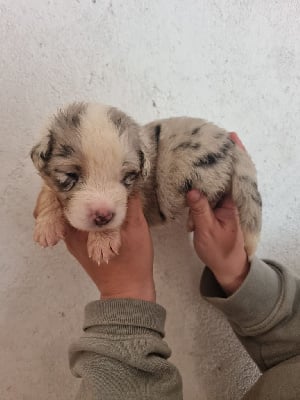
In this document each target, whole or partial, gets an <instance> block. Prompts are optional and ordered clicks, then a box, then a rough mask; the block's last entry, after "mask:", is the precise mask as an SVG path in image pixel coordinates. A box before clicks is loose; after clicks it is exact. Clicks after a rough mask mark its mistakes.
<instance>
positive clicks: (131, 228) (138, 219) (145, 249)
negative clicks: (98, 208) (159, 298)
mask: <svg viewBox="0 0 300 400" xmlns="http://www.w3.org/2000/svg"><path fill="white" fill-rule="evenodd" d="M87 236H88V233H87V232H81V231H78V230H76V229H74V228H73V227H69V230H68V233H67V235H66V238H65V243H66V246H67V248H68V250H69V252H70V253H71V254H72V255H73V256H74V257H75V258H76V259H77V261H79V263H80V264H81V265H82V267H83V268H84V270H85V271H86V272H87V273H88V275H89V276H90V277H91V279H92V280H93V282H94V283H95V285H96V286H97V288H98V289H99V291H100V293H101V299H112V298H134V299H140V300H147V301H153V302H155V299H156V295H155V287H154V280H153V245H152V240H151V235H150V232H149V228H148V225H147V222H146V220H145V217H144V214H143V209H142V204H141V200H140V198H139V196H138V195H136V196H134V197H132V198H130V199H129V202H128V210H127V217H126V221H125V223H124V225H123V226H122V228H121V238H122V245H121V249H120V253H119V255H117V256H115V257H114V258H113V259H111V260H110V261H109V263H108V264H101V265H100V266H98V265H97V264H96V263H95V262H93V261H92V260H91V259H90V258H89V256H88V253H87Z"/></svg>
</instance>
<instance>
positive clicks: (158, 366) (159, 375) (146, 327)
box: [70, 299, 182, 400]
mask: <svg viewBox="0 0 300 400" xmlns="http://www.w3.org/2000/svg"><path fill="white" fill-rule="evenodd" d="M164 324H165V310H164V309H163V308H162V307H161V306H159V305H157V304H155V303H151V302H146V301H139V300H132V299H116V300H100V301H95V302H92V303H90V304H88V305H87V307H86V310H85V323H84V335H83V336H82V337H81V338H80V340H79V341H78V342H77V343H75V344H73V345H72V346H71V348H70V367H71V370H72V373H73V374H74V375H75V376H77V377H80V378H82V382H81V386H80V390H79V393H78V395H77V399H82V400H83V399H84V400H86V399H98V398H100V396H101V399H104V400H105V399H109V400H116V399H118V400H119V399H122V400H123V399H124V398H127V399H131V400H135V399H136V400H142V399H161V400H164V399H166V400H179V399H182V384H181V377H180V375H179V372H178V370H177V369H176V367H175V366H173V365H172V364H171V363H170V362H169V361H168V358H169V357H170V354H171V351H170V349H169V347H168V346H167V344H166V343H165V342H164V341H163V336H164Z"/></svg>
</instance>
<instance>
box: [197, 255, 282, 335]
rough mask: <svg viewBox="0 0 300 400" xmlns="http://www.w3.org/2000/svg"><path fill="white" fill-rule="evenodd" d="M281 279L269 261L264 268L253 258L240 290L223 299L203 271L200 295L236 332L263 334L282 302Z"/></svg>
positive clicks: (211, 275)
mask: <svg viewBox="0 0 300 400" xmlns="http://www.w3.org/2000/svg"><path fill="white" fill-rule="evenodd" d="M282 279H283V276H282V274H281V273H280V268H279V267H278V265H277V264H276V263H274V262H273V261H267V264H266V263H265V262H263V261H261V260H259V259H258V258H256V257H255V258H254V259H253V260H252V262H251V265H250V270H249V273H248V275H247V277H246V279H245V280H244V282H243V284H242V285H241V286H240V288H239V289H238V290H237V291H236V292H235V293H233V294H232V295H231V296H229V297H226V295H225V294H224V292H223V291H222V288H221V287H220V285H219V284H218V282H217V281H216V279H215V277H214V275H213V274H212V272H211V271H210V270H209V269H208V268H207V267H206V268H205V270H204V272H203V275H202V277H201V283H200V292H201V295H202V296H203V297H204V298H206V300H207V301H209V303H211V304H212V305H214V306H215V307H216V308H218V309H219V310H220V311H222V312H223V313H224V314H225V315H226V317H227V318H228V319H229V320H230V322H232V323H233V324H234V325H235V326H237V327H238V328H239V329H238V330H239V333H241V334H247V335H253V334H257V333H259V332H260V331H263V330H264V329H265V328H266V326H267V325H268V324H269V323H270V322H271V321H272V319H273V315H274V314H275V313H276V311H277V307H276V305H277V304H279V303H280V302H281V301H282V293H283V284H282V283H283V282H282Z"/></svg>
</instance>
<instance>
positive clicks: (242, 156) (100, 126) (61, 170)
mask: <svg viewBox="0 0 300 400" xmlns="http://www.w3.org/2000/svg"><path fill="white" fill-rule="evenodd" d="M31 158H32V161H33V163H34V165H35V167H36V168H37V170H38V172H39V174H40V176H41V177H42V178H43V180H44V185H43V187H42V190H41V193H40V194H39V197H38V201H37V205H36V209H35V216H36V225H35V233H34V239H35V240H36V241H37V242H38V243H39V244H41V245H42V246H44V247H46V246H53V245H55V244H56V243H57V242H58V241H59V240H60V239H63V238H64V236H65V233H66V224H67V222H68V223H70V224H71V225H72V226H73V227H75V228H77V229H79V230H83V231H87V232H89V235H88V242H87V247H88V253H89V256H90V257H91V258H92V259H93V260H95V261H96V262H97V263H98V264H100V263H101V262H102V261H106V262H108V260H109V259H110V258H111V257H112V256H113V255H114V254H117V253H118V250H119V248H120V245H121V242H120V226H121V225H122V223H123V221H124V219H125V215H126V208H127V200H128V196H129V195H130V193H131V192H132V191H134V190H136V191H138V192H140V194H141V197H142V201H143V205H144V212H145V216H146V218H147V220H148V223H149V224H150V225H154V224H161V223H166V222H168V221H170V220H174V219H176V217H178V216H179V215H180V214H181V213H182V212H183V210H184V208H185V206H186V203H185V195H186V193H187V192H188V191H189V190H190V189H192V188H196V189H199V190H201V192H202V193H204V194H205V195H206V196H207V198H208V200H209V202H210V204H211V205H212V206H215V205H216V204H217V203H218V201H219V200H221V198H222V197H223V196H224V194H226V193H231V194H232V197H233V200H234V201H235V203H236V205H237V208H238V211H239V216H240V222H241V227H242V230H243V234H244V238H245V248H246V251H247V253H248V256H249V258H251V256H253V254H254V252H255V249H256V246H257V242H258V239H259V234H260V230H261V206H262V203H261V197H260V194H259V192H258V188H257V183H256V171H255V167H254V165H253V163H252V161H251V159H250V157H249V155H248V154H247V153H246V151H243V150H241V149H240V148H239V147H237V146H236V145H235V143H234V142H232V141H231V140H230V137H229V133H228V132H226V131H225V130H224V129H221V128H219V127H217V126H216V125H213V124H211V123H209V122H207V121H205V120H203V119H198V118H187V117H177V118H170V119H164V120H159V121H154V122H151V123H150V124H147V125H145V126H143V127H141V126H139V125H138V124H137V123H136V122H135V121H133V120H132V119H131V118H130V117H129V116H127V115H126V114H124V113H123V112H122V111H120V110H118V109H116V108H113V107H110V106H105V105H101V104H91V103H74V104H71V105H69V106H68V107H66V108H65V109H64V110H60V111H58V112H57V114H56V115H54V116H53V117H52V119H51V120H50V122H49V123H48V125H47V127H46V128H45V130H44V132H43V137H42V139H41V141H40V142H39V143H38V144H37V145H36V146H34V147H33V149H32V151H31Z"/></svg>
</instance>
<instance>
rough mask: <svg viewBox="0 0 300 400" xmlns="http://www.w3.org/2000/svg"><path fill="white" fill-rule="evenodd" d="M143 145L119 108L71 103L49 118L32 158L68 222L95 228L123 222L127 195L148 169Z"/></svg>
mask: <svg viewBox="0 0 300 400" xmlns="http://www.w3.org/2000/svg"><path fill="white" fill-rule="evenodd" d="M142 146H143V144H142V143H141V140H140V138H139V126H138V125H137V124H136V123H135V122H134V121H133V120H132V119H131V118H130V117H128V116H127V115H126V114H124V113H123V112H121V111H119V110H117V109H115V108H112V107H109V106H104V105H100V104H90V103H74V104H71V105H70V106H68V107H66V108H65V109H64V110H60V111H59V112H58V113H57V114H56V115H55V116H54V117H53V118H52V119H51V121H50V123H49V124H48V126H47V128H46V129H45V132H44V134H43V137H42V140H41V141H40V142H39V143H38V144H37V145H36V146H34V147H33V149H32V151H31V158H32V161H33V163H34V165H35V167H36V168H37V170H38V172H39V174H40V175H41V176H42V178H43V179H44V180H45V182H46V184H47V185H48V186H49V187H50V188H51V189H52V190H54V191H55V192H56V193H57V197H58V198H59V200H60V201H61V203H62V205H63V207H64V210H65V215H66V217H67V219H68V220H69V222H70V223H71V225H72V226H74V227H75V228H77V229H80V230H85V231H97V230H103V229H114V228H118V227H119V226H120V225H121V224H122V222H123V221H124V218H125V215H126V207H127V199H128V195H129V194H130V192H131V191H132V190H133V188H134V187H136V186H137V185H138V183H139V182H140V181H141V179H143V177H145V176H146V175H147V173H148V172H149V168H150V166H149V163H148V162H147V160H146V159H145V154H144V151H143V147H142Z"/></svg>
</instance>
